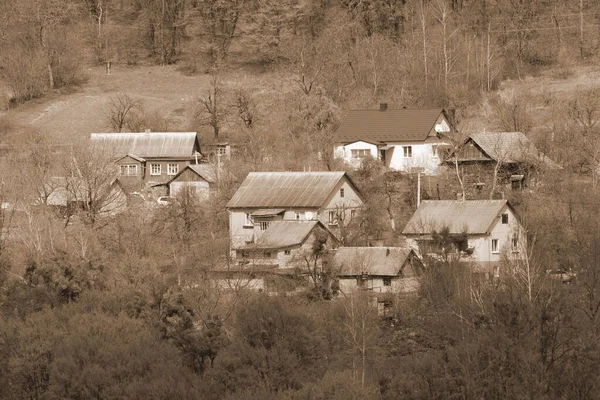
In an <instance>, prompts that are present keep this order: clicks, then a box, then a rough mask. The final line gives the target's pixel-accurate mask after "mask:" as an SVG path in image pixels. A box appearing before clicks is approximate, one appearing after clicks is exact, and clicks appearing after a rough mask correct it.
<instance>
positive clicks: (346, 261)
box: [333, 244, 414, 276]
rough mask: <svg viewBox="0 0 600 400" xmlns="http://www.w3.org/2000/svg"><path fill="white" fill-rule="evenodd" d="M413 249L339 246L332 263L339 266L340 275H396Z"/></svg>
mask: <svg viewBox="0 0 600 400" xmlns="http://www.w3.org/2000/svg"><path fill="white" fill-rule="evenodd" d="M411 254H413V255H414V251H413V249H412V248H411V247H410V246H409V245H408V244H404V245H403V246H401V247H340V248H339V249H337V251H336V253H335V256H334V257H333V263H334V265H335V266H338V267H339V268H340V272H339V273H338V275H340V276H358V275H363V274H367V275H371V276H397V275H398V274H399V273H400V271H401V270H402V267H403V266H404V264H405V263H406V261H407V260H408V258H409V257H410V255H411Z"/></svg>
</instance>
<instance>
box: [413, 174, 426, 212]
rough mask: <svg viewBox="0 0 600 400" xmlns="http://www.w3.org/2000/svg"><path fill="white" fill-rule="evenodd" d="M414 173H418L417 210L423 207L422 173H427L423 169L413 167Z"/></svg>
mask: <svg viewBox="0 0 600 400" xmlns="http://www.w3.org/2000/svg"><path fill="white" fill-rule="evenodd" d="M410 171H411V172H412V173H415V172H416V173H417V208H419V206H420V205H421V173H422V172H425V168H423V167H412V168H411V169H410Z"/></svg>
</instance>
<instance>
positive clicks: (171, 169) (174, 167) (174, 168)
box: [167, 164, 179, 175]
mask: <svg viewBox="0 0 600 400" xmlns="http://www.w3.org/2000/svg"><path fill="white" fill-rule="evenodd" d="M178 172H179V164H167V175H177V173H178Z"/></svg>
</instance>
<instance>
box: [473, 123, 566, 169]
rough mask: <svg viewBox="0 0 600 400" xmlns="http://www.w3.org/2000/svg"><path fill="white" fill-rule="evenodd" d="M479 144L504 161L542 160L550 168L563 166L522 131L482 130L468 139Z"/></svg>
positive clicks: (491, 154) (529, 161)
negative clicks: (548, 155) (540, 149)
mask: <svg viewBox="0 0 600 400" xmlns="http://www.w3.org/2000/svg"><path fill="white" fill-rule="evenodd" d="M469 139H470V140H472V141H473V142H474V143H475V144H477V145H478V146H479V147H480V148H481V149H482V150H483V151H484V152H485V153H486V154H487V155H488V156H489V157H490V158H492V159H493V160H495V161H497V160H500V161H501V162H503V163H519V162H528V163H536V162H542V163H544V164H546V166H548V167H550V168H561V167H560V166H559V165H558V164H556V163H555V162H554V161H552V160H551V159H550V158H548V157H547V156H546V155H545V154H544V153H542V152H541V151H539V150H538V149H537V147H535V145H534V144H533V142H531V140H529V138H528V137H527V136H525V135H524V134H523V133H522V132H481V133H474V134H472V135H471V136H470V137H469V138H468V139H467V141H468V140H469Z"/></svg>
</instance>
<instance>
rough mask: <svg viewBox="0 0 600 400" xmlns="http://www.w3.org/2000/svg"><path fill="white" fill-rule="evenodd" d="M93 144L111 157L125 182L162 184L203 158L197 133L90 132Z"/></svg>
mask: <svg viewBox="0 0 600 400" xmlns="http://www.w3.org/2000/svg"><path fill="white" fill-rule="evenodd" d="M91 141H92V145H93V146H94V147H96V148H97V149H101V150H102V151H104V152H106V154H107V156H110V157H114V158H115V159H116V161H115V162H116V163H117V165H118V166H119V173H120V180H121V181H122V182H123V183H124V184H126V185H130V184H134V185H135V184H140V183H141V184H144V185H152V184H164V183H166V182H167V181H169V180H171V179H172V178H173V177H174V176H175V175H177V174H178V173H179V172H180V171H181V170H183V169H184V168H185V167H186V166H188V165H190V164H199V162H200V160H201V159H202V154H201V153H200V142H199V140H198V135H197V134H196V132H149V131H147V132H142V133H92V134H91Z"/></svg>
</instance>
